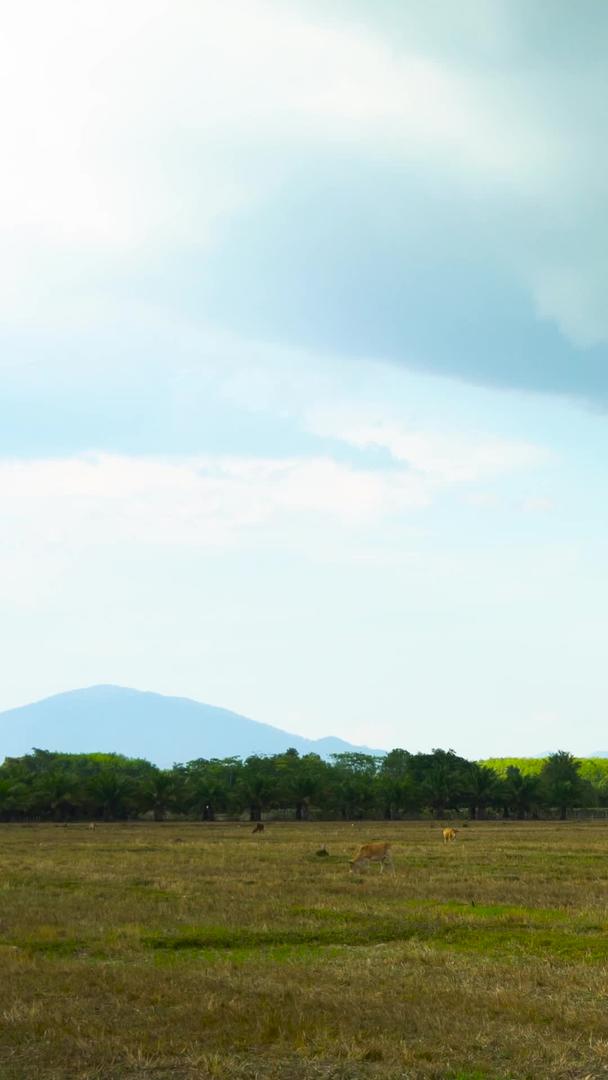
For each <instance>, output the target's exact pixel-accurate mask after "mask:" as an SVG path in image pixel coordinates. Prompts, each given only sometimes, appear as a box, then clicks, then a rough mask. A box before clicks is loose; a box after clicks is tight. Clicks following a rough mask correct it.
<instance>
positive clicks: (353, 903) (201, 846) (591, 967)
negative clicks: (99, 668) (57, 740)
mask: <svg viewBox="0 0 608 1080" xmlns="http://www.w3.org/2000/svg"><path fill="white" fill-rule="evenodd" d="M373 839H387V840H392V841H393V844H394V855H395V865H396V874H395V875H394V876H393V875H391V874H390V872H385V873H384V874H382V875H381V874H380V873H379V867H378V866H370V867H369V869H368V870H367V872H366V873H365V874H363V875H360V876H355V875H349V872H348V869H349V868H348V858H349V854H350V853H352V851H353V849H354V848H355V847H356V846H357V844H358V843H359V842H362V841H366V840H373ZM322 845H326V846H327V848H328V850H329V856H328V857H320V856H317V855H316V851H317V849H319V848H320V847H321V846H322ZM607 896H608V827H607V826H606V825H603V824H595V823H591V824H586V823H576V824H569V823H566V824H557V823H521V824H520V823H517V824H515V823H506V824H502V823H500V824H499V823H487V824H486V823H479V824H476V823H471V825H470V826H469V827H468V828H464V829H461V831H460V832H459V834H458V838H457V840H456V842H455V843H454V844H452V845H450V846H448V847H444V846H443V844H442V842H441V834H440V829H439V827H438V825H430V824H429V823H406V822H403V823H387V824H383V823H381V822H371V823H370V822H367V823H361V824H357V825H355V826H351V825H342V824H334V823H325V824H299V825H296V824H275V825H272V824H271V825H267V827H266V832H265V833H264V834H263V835H260V836H253V835H252V834H251V827H250V826H247V825H242V824H225V825H224V824H214V825H208V824H195V823H185V824H184V823H182V824H176V823H172V824H140V823H130V824H127V825H120V824H116V825H100V826H98V827H97V829H96V830H95V831H90V830H89V829H88V828H87V826H86V825H70V826H69V827H68V828H61V827H60V826H54V825H31V826H26V825H0V974H1V983H0V985H1V987H2V995H1V999H0V1077H1V1078H2V1080H13V1078H19V1080H22V1078H28V1080H29V1078H30V1077H32V1078H33V1077H41V1078H47V1080H48V1078H53V1080H55V1078H58V1080H59V1078H61V1077H80V1078H85V1077H86V1078H93V1077H95V1078H103V1080H106V1078H108V1080H109V1078H116V1080H119V1078H123V1077H124V1078H129V1080H132V1078H141V1080H143V1078H146V1080H147V1078H150V1080H161V1078H167V1080H168V1078H184V1080H185V1078H190V1077H192V1078H194V1077H201V1078H206V1077H213V1078H215V1080H228V1078H229V1077H230V1078H235V1080H245V1078H248V1080H249V1078H251V1080H256V1078H257V1080H266V1078H280V1077H284V1078H288V1080H300V1078H301V1080H313V1078H316V1080H318V1078H325V1080H329V1078H333V1080H356V1078H368V1077H369V1078H372V1077H373V1078H375V1077H378V1078H380V1077H382V1078H387V1080H392V1078H395V1080H396V1078H397V1077H399V1078H402V1080H406V1078H409V1077H412V1078H417V1077H420V1078H430V1077H434V1078H442V1080H443V1078H446V1080H447V1078H450V1080H490V1078H493V1080H498V1078H503V1080H504V1078H511V1077H512V1078H523V1077H526V1078H530V1080H532V1078H533V1080H538V1078H545V1077H547V1078H564V1080H566V1078H567V1080H572V1078H581V1080H582V1078H584V1077H585V1078H586V1077H589V1078H595V1077H598V1078H599V1077H606V1076H608V909H607Z"/></svg>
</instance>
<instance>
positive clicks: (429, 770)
mask: <svg viewBox="0 0 608 1080" xmlns="http://www.w3.org/2000/svg"><path fill="white" fill-rule="evenodd" d="M538 764H539V767H538V769H537V771H536V772H530V771H525V770H524V768H520V767H519V766H518V765H516V764H506V765H505V767H504V769H502V770H501V768H500V767H499V765H500V763H494V765H487V764H484V763H479V762H474V761H468V760H467V759H466V758H463V757H459V755H458V754H456V753H455V752H454V751H453V750H440V749H438V750H433V751H432V752H431V753H428V754H423V753H417V754H411V753H409V752H408V751H407V750H401V749H395V750H391V751H390V753H388V754H386V755H385V756H384V757H375V756H373V755H370V754H360V753H343V754H333V755H332V757H331V760H330V761H326V760H324V759H323V758H321V757H319V756H318V755H317V754H304V755H300V754H299V753H298V751H297V750H293V749H291V750H287V751H286V752H285V753H282V754H274V755H272V756H262V755H252V756H250V757H248V758H245V759H244V760H243V759H241V758H238V757H230V758H223V759H211V760H207V759H205V758H199V759H197V760H195V761H189V762H187V763H186V764H183V765H174V766H173V767H172V768H170V769H160V768H158V767H156V766H155V765H152V764H151V763H150V762H149V761H146V760H144V759H143V758H126V757H123V756H122V755H119V754H63V753H54V752H51V751H48V750H38V749H34V750H33V751H32V753H31V754H25V755H24V756H23V757H12V758H6V759H5V761H4V763H3V764H2V765H0V820H1V821H31V820H39V821H76V820H83V819H85V820H87V819H88V820H92V821H95V820H104V821H117V820H126V819H129V818H138V817H143V816H144V815H148V816H151V817H153V818H154V819H155V820H157V821H162V820H163V819H165V818H167V817H187V818H192V819H195V820H203V821H213V820H215V819H216V818H217V817H218V816H222V817H230V818H239V817H242V816H243V815H245V814H246V815H247V816H248V817H249V819H250V820H251V821H260V820H261V818H262V816H263V815H271V814H273V813H274V814H275V815H277V816H281V815H283V816H287V817H293V818H295V819H296V820H299V821H304V820H307V819H308V818H310V817H311V816H314V817H317V818H319V817H321V818H328V819H343V820H356V819H364V818H367V819H380V818H384V819H386V820H398V819H400V818H407V817H417V816H432V817H436V818H442V817H448V816H452V815H467V816H468V817H470V818H472V819H480V818H484V817H487V816H502V817H505V818H518V819H525V818H530V817H541V816H547V815H553V814H558V815H559V816H560V818H562V819H563V818H565V817H566V815H567V813H568V811H569V810H570V809H571V808H573V807H597V806H608V763H607V768H603V767H601V763H596V767H595V769H593V770H591V771H589V770H587V771H586V773H587V774H585V770H584V769H583V770H582V769H581V765H584V764H585V763H584V762H581V761H580V760H577V759H576V758H574V757H573V756H572V755H571V754H569V753H567V752H566V751H563V750H561V751H558V752H557V753H555V754H551V755H550V756H549V757H547V758H546V759H544V760H543V761H542V762H539V763H538Z"/></svg>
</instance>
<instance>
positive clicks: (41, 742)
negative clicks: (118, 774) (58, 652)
mask: <svg viewBox="0 0 608 1080" xmlns="http://www.w3.org/2000/svg"><path fill="white" fill-rule="evenodd" d="M34 746H35V747H38V749H40V750H60V751H64V752H66V753H67V752H69V753H91V752H94V751H114V752H116V753H119V754H126V755H127V756H128V757H143V758H147V759H148V760H149V761H153V762H154V763H155V764H157V765H161V766H162V767H165V768H166V767H167V766H170V765H172V764H173V763H174V762H185V761H192V760H194V759H195V758H201V757H204V758H212V757H218V758H223V757H231V756H233V755H234V756H239V757H247V756H248V755H249V754H279V753H281V752H282V751H283V750H287V749H288V747H290V746H293V747H295V749H296V750H298V751H299V752H300V753H301V754H310V753H315V754H320V755H321V757H325V758H327V757H329V755H330V754H339V753H342V752H346V751H360V752H362V753H367V754H383V753H384V751H383V750H370V749H369V748H368V747H366V746H353V745H352V744H351V743H348V742H345V741H344V740H343V739H337V738H334V737H332V736H328V737H326V738H323V739H305V738H303V737H302V736H300V735H291V734H290V733H289V732H287V731H281V729H280V728H275V727H271V726H270V725H269V724H260V723H258V721H256V720H249V719H248V718H247V717H246V716H240V715H239V713H235V712H230V711H229V710H228V709H219V708H217V707H216V706H215V705H204V704H203V703H202V702H200V701H192V700H191V699H190V698H181V697H165V695H163V694H152V693H148V692H143V691H141V690H130V689H128V688H126V687H122V686H89V687H87V688H85V689H83V690H69V691H67V692H66V693H63V694H54V695H53V696H52V697H48V698H44V699H43V700H42V701H36V702H34V703H33V704H32V705H22V706H21V707H20V708H17V709H8V710H7V711H6V712H2V713H0V761H2V760H3V759H4V757H19V756H20V755H21V754H26V753H29V751H30V750H31V749H32V747H34Z"/></svg>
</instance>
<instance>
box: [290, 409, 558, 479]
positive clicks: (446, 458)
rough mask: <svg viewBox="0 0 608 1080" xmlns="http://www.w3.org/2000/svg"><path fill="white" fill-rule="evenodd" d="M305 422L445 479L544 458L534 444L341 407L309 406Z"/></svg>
mask: <svg viewBox="0 0 608 1080" xmlns="http://www.w3.org/2000/svg"><path fill="white" fill-rule="evenodd" d="M309 427H310V430H311V431H313V432H314V433H315V434H317V435H323V436H325V437H329V438H334V439H339V440H341V441H344V442H346V443H349V444H350V445H351V446H356V447H359V448H361V449H366V448H370V447H379V448H382V449H385V450H387V451H388V452H389V454H390V455H391V457H392V458H393V459H394V460H395V461H398V462H401V463H403V464H405V465H407V466H408V467H409V468H410V469H411V470H413V471H414V472H415V473H419V474H421V475H423V476H426V477H428V478H429V479H432V480H434V481H438V482H439V483H443V484H454V483H456V484H459V483H465V484H466V483H469V484H470V483H476V482H478V481H483V480H486V479H489V478H495V477H498V476H500V475H502V474H504V473H508V472H511V471H513V470H518V469H522V468H529V467H531V466H538V465H540V464H542V463H543V462H545V461H546V460H547V457H548V454H547V451H546V450H545V449H544V448H542V447H540V446H536V445H534V444H532V443H526V442H522V441H519V442H516V441H514V440H507V439H496V438H488V437H483V436H482V437H478V438H471V437H470V436H469V437H463V436H462V435H460V434H455V435H454V434H452V435H451V434H446V433H439V432H427V431H416V430H413V429H411V428H409V429H408V428H407V427H405V426H404V425H403V423H402V422H400V421H399V420H394V419H389V420H386V419H373V418H370V416H369V415H368V416H366V415H365V414H364V413H362V414H361V413H360V414H357V413H356V412H351V413H350V414H349V411H348V410H344V409H343V410H338V411H337V412H336V411H329V412H328V411H323V410H316V411H313V412H312V413H311V414H310V417H309Z"/></svg>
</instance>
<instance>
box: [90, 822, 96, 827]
mask: <svg viewBox="0 0 608 1080" xmlns="http://www.w3.org/2000/svg"><path fill="white" fill-rule="evenodd" d="M94 828H96V826H95V822H94V821H92V822H91V824H90V825H89V829H94Z"/></svg>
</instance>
